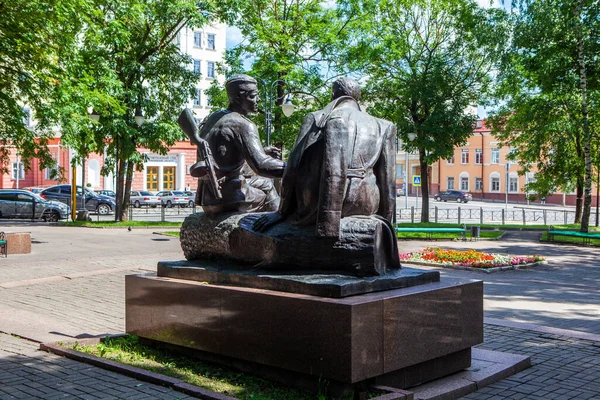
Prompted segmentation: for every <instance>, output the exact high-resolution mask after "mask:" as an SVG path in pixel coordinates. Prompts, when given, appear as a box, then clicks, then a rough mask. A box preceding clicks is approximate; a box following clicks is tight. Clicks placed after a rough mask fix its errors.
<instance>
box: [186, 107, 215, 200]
mask: <svg viewBox="0 0 600 400" xmlns="http://www.w3.org/2000/svg"><path fill="white" fill-rule="evenodd" d="M177 123H179V127H180V128H181V130H182V131H183V132H185V134H186V135H188V137H189V138H190V141H191V142H192V143H194V144H195V145H196V146H198V151H197V154H198V161H197V162H196V163H195V164H194V165H192V167H191V168H190V174H191V175H192V176H193V177H195V178H201V177H204V176H206V177H207V178H208V182H209V186H210V189H211V191H212V193H213V195H214V197H215V198H216V199H222V198H223V195H222V194H221V188H220V187H219V180H218V179H217V173H216V172H215V160H214V158H213V156H212V152H211V151H210V146H209V144H208V142H207V141H206V140H204V139H202V138H201V137H200V135H199V134H198V131H199V129H198V126H197V125H196V121H195V119H194V114H193V113H192V110H190V109H189V108H186V109H184V110H183V111H182V112H181V115H180V116H179V119H178V120H177ZM202 125H203V124H201V125H200V126H202Z"/></svg>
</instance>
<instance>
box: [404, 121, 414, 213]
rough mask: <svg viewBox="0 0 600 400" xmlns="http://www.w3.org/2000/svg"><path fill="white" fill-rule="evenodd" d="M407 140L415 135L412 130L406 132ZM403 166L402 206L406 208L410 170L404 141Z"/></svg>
mask: <svg viewBox="0 0 600 400" xmlns="http://www.w3.org/2000/svg"><path fill="white" fill-rule="evenodd" d="M407 135H408V140H409V141H410V142H412V141H413V140H415V138H416V137H417V134H416V133H414V132H410V133H408V134H407ZM404 166H405V168H406V171H404V208H406V209H408V182H409V181H410V175H409V173H408V171H409V170H410V169H409V167H408V150H407V149H406V143H405V144H404Z"/></svg>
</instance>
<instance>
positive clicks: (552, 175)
mask: <svg viewBox="0 0 600 400" xmlns="http://www.w3.org/2000/svg"><path fill="white" fill-rule="evenodd" d="M516 7H517V8H516V9H515V10H514V12H513V13H512V16H511V17H512V18H511V20H512V25H513V35H512V40H511V43H510V51H509V52H508V53H507V54H506V56H505V57H504V59H503V61H502V67H501V68H500V71H501V72H500V74H499V76H498V81H499V83H500V84H499V86H498V98H499V99H500V100H501V102H502V103H501V105H500V106H498V107H497V109H496V110H495V111H494V112H493V113H492V118H490V122H491V125H492V127H493V133H494V134H496V135H497V137H498V138H499V139H501V140H502V141H503V142H504V143H511V145H513V144H515V143H518V144H519V145H518V146H517V147H516V150H517V151H516V153H515V156H516V158H517V159H519V160H520V162H521V164H522V165H523V166H524V167H525V168H528V166H529V165H530V164H533V165H536V166H537V169H538V172H537V174H536V177H537V182H535V183H534V184H531V185H530V187H532V188H533V189H534V190H536V191H541V192H542V193H543V192H552V191H554V190H555V188H561V189H562V190H563V191H570V190H571V189H572V187H573V186H574V187H575V190H576V194H577V203H576V222H580V223H581V230H582V231H584V232H587V230H588V226H589V219H590V214H591V200H592V193H591V187H592V180H593V177H592V164H593V163H595V164H596V165H598V164H597V155H596V156H595V157H594V156H593V153H592V148H596V149H597V148H598V140H599V138H598V134H597V132H598V116H599V115H598V108H597V105H598V97H599V93H598V89H599V86H598V84H599V81H598V61H597V60H598V54H599V50H600V41H599V39H600V38H599V37H598V28H599V26H598V25H599V23H600V21H599V19H598V12H599V10H598V7H594V4H593V2H592V1H587V0H585V1H584V0H580V1H576V2H573V3H568V2H561V1H555V0H551V1H538V0H532V1H529V0H526V1H519V2H517V3H516Z"/></svg>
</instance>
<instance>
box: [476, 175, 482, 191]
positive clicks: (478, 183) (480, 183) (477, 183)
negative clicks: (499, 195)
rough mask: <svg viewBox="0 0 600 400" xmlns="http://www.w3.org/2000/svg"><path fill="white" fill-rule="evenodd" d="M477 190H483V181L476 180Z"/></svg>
mask: <svg viewBox="0 0 600 400" xmlns="http://www.w3.org/2000/svg"><path fill="white" fill-rule="evenodd" d="M475 190H483V179H481V178H475Z"/></svg>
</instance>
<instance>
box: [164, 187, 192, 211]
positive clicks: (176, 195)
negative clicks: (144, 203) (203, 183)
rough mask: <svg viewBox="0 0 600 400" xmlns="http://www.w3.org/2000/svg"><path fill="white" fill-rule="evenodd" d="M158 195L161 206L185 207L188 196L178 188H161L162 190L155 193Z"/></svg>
mask: <svg viewBox="0 0 600 400" xmlns="http://www.w3.org/2000/svg"><path fill="white" fill-rule="evenodd" d="M156 195H157V196H158V197H160V201H161V203H162V206H163V207H173V206H179V207H187V206H188V203H189V201H190V198H189V197H188V196H186V194H185V193H184V192H182V191H179V190H163V191H162V192H158V193H156Z"/></svg>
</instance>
